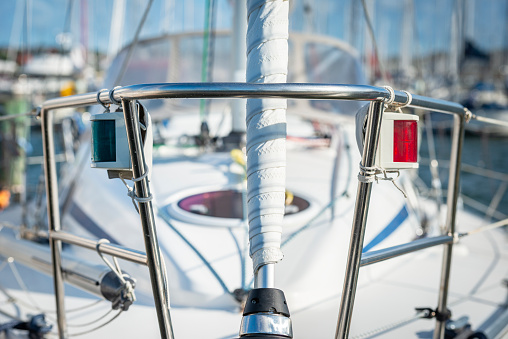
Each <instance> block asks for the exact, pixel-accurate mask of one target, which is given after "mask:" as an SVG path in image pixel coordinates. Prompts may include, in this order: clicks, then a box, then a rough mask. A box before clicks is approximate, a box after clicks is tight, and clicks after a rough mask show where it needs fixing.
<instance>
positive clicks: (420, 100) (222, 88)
mask: <svg viewBox="0 0 508 339" xmlns="http://www.w3.org/2000/svg"><path fill="white" fill-rule="evenodd" d="M111 94H112V95H111V98H110V96H109V95H108V92H106V91H104V92H101V93H100V94H99V99H100V101H102V102H103V103H112V100H114V101H116V102H120V101H121V102H122V106H123V108H124V116H125V119H126V129H127V132H128V136H129V137H128V138H129V147H130V152H131V159H132V162H133V169H134V175H135V177H141V176H142V175H143V173H144V161H143V154H142V148H140V145H141V143H140V140H139V135H138V134H137V131H138V129H137V128H139V126H137V125H136V124H137V120H136V119H134V118H133V117H134V116H135V108H134V107H133V101H134V100H137V99H163V98H261V97H273V98H288V99H329V100H330V99H332V100H363V101H372V103H371V109H370V113H371V114H370V115H369V116H370V118H369V124H368V133H367V141H368V142H366V146H365V147H366V150H367V151H366V152H364V155H363V159H362V164H363V166H367V167H368V166H370V165H372V161H373V157H374V155H375V154H374V153H375V149H376V147H375V145H376V143H377V135H378V129H379V124H380V121H381V120H380V119H381V116H382V112H383V101H384V100H385V99H387V98H389V97H390V93H389V92H388V90H386V89H384V88H379V87H373V86H361V85H327V84H294V83H293V84H286V83H284V84H248V83H180V84H172V83H161V84H141V85H132V86H126V87H122V88H118V89H116V90H114V91H113V92H112V93H111ZM407 100H408V97H407V94H406V93H404V92H400V91H395V100H394V104H395V105H397V104H399V105H403V104H405V103H406V102H407ZM94 104H97V93H87V94H81V95H73V96H68V97H62V98H56V99H50V100H47V101H46V102H44V104H43V105H42V106H41V109H40V116H41V119H42V136H43V150H44V173H45V177H46V195H47V200H48V222H49V231H50V232H49V237H50V244H51V253H52V261H53V263H52V264H53V275H54V287H55V299H56V309H57V318H58V331H59V337H60V338H66V337H67V325H66V321H65V309H64V299H63V298H64V286H63V275H62V270H61V265H60V262H61V258H60V257H61V242H62V241H65V242H69V243H73V244H77V245H79V246H83V247H86V248H90V247H91V244H90V240H88V239H84V238H80V237H77V236H74V235H70V234H68V233H65V232H62V231H60V211H59V208H58V206H59V203H58V190H57V177H56V162H55V150H54V140H53V139H54V137H53V115H52V110H55V109H59V108H67V107H79V106H88V105H94ZM410 106H411V107H414V108H422V109H427V110H432V111H439V112H443V113H450V114H455V120H454V122H455V124H454V139H453V140H454V142H453V145H452V147H453V152H452V159H451V162H452V164H454V165H453V166H451V168H450V183H451V185H452V186H451V188H450V189H449V195H448V216H447V229H448V235H444V236H441V237H435V238H430V239H425V240H422V241H418V242H413V243H410V244H405V245H399V246H394V247H392V248H388V249H385V250H380V251H376V252H373V253H369V254H366V255H363V256H362V255H361V247H362V246H361V245H362V243H363V234H362V232H364V230H365V217H366V215H367V209H368V198H369V195H370V187H369V186H370V185H362V183H360V184H359V186H358V194H357V203H356V210H355V217H354V220H353V230H356V231H358V232H359V233H358V232H356V231H354V232H353V234H352V236H353V237H352V240H351V243H352V246H353V249H354V251H350V253H349V255H348V257H349V260H348V262H350V264H348V268H347V271H346V278H345V281H346V283H347V293H344V294H343V300H342V303H341V316H340V318H339V323H338V325H337V333H336V336H337V337H341V338H346V337H347V335H348V330H349V324H350V321H351V313H352V309H353V303H354V292H355V287H356V283H357V278H358V270H359V268H360V266H364V265H368V264H372V263H374V262H377V261H382V260H386V259H389V258H392V257H395V256H399V255H402V254H406V253H410V252H414V251H417V250H420V249H422V248H427V247H431V246H436V245H439V244H446V246H447V247H446V250H445V253H444V256H443V271H442V272H443V273H442V278H441V290H440V296H439V301H438V311H441V310H446V293H447V291H448V281H449V273H450V264H451V249H452V245H453V241H452V239H453V233H454V231H455V212H456V202H457V198H458V191H459V187H458V183H459V175H460V163H459V162H458V161H460V154H461V152H462V141H463V134H464V122H465V114H464V107H463V106H461V105H459V104H456V103H452V102H448V101H444V100H438V99H432V98H427V97H422V96H418V95H413V98H412V102H411V105H410ZM128 120H130V121H128ZM135 185H136V191H137V192H138V193H139V194H140V197H145V198H146V197H149V196H150V189H149V185H148V181H147V180H140V181H137V182H136V184H135ZM140 205H141V206H140V214H141V215H142V224H143V229H144V231H145V247H146V252H147V253H146V255H145V254H144V253H141V252H139V251H135V250H131V249H128V248H123V247H115V246H106V245H104V247H103V249H104V252H105V253H106V250H107V251H108V253H109V254H111V255H115V256H118V257H121V258H124V259H126V260H130V261H133V262H138V263H141V264H146V265H147V266H148V267H149V270H150V278H151V283H152V289H153V294H154V300H155V305H156V308H157V314H158V316H159V327H160V331H161V337H162V338H173V333H172V324H171V319H170V316H169V308H168V306H169V304H168V300H169V292H166V291H165V290H164V288H163V283H164V281H163V280H164V279H163V277H164V276H163V272H164V268H163V267H162V262H161V259H160V249H159V245H158V243H157V235H156V229H155V222H154V217H153V206H152V204H151V202H148V203H145V202H144V203H141V204H140ZM147 232H149V233H147ZM148 234H151V236H150V239H146V237H147V235H148ZM344 288H345V290H346V286H344ZM165 293H168V294H165ZM344 295H346V296H344ZM443 325H444V324H443V323H441V322H439V321H438V322H437V324H436V333H437V336H438V337H440V338H442V335H443V331H442V328H443Z"/></svg>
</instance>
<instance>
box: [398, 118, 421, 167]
mask: <svg viewBox="0 0 508 339" xmlns="http://www.w3.org/2000/svg"><path fill="white" fill-rule="evenodd" d="M417 160H418V123H417V121H415V120H395V121H394V125H393V162H417Z"/></svg>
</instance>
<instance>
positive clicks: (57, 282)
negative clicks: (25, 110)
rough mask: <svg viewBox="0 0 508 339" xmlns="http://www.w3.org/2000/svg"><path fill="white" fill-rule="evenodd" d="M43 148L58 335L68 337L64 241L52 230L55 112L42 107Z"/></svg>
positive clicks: (56, 210)
mask: <svg viewBox="0 0 508 339" xmlns="http://www.w3.org/2000/svg"><path fill="white" fill-rule="evenodd" d="M40 114H41V132H42V150H43V152H44V176H45V179H46V199H47V208H48V228H49V235H50V237H49V244H50V247H51V264H52V266H53V286H54V289H55V300H56V318H57V326H58V336H59V338H60V339H64V338H67V322H66V318H65V304H64V295H65V292H64V282H63V272H62V265H61V264H62V253H61V252H62V242H61V241H60V240H57V239H53V238H52V237H51V234H52V232H54V231H60V228H61V227H60V207H59V202H58V181H57V176H56V161H55V142H54V136H53V112H52V111H51V110H48V109H45V108H42V109H41V112H40Z"/></svg>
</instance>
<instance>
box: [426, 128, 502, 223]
mask: <svg viewBox="0 0 508 339" xmlns="http://www.w3.org/2000/svg"><path fill="white" fill-rule="evenodd" d="M434 142H435V152H436V158H437V160H438V162H439V177H440V179H441V183H442V187H443V189H446V188H447V186H448V172H449V159H450V151H451V135H450V133H449V131H448V130H446V129H439V128H436V129H434ZM420 157H421V164H420V170H419V174H420V177H421V178H422V179H423V180H424V182H425V183H426V184H427V185H428V186H429V187H430V182H431V173H430V170H429V167H428V162H429V161H428V160H429V146H428V138H427V135H426V133H425V132H424V133H422V142H421V149H420ZM468 165H471V166H475V167H478V168H482V169H487V170H490V171H494V172H497V173H500V174H501V175H499V174H498V175H499V176H501V177H502V176H504V180H505V181H504V183H503V181H502V180H499V179H494V178H490V177H485V176H480V175H477V174H473V173H470V172H469V171H468ZM486 174H487V175H490V174H492V173H491V172H486ZM490 176H492V175H490ZM460 182H461V191H460V192H461V195H462V196H464V198H463V202H464V205H465V207H466V208H467V209H469V210H471V209H472V210H476V211H477V212H478V213H479V214H480V215H484V214H485V213H484V212H480V211H478V210H477V209H474V208H473V207H472V206H471V204H470V200H471V199H473V200H475V201H477V202H480V203H481V204H482V205H484V206H489V204H490V203H491V201H492V199H493V198H494V197H495V196H496V193H499V194H502V199H501V201H500V202H499V205H498V207H497V210H498V211H499V212H501V213H502V214H504V217H503V216H502V215H498V218H495V219H500V218H507V216H508V190H506V188H507V187H506V186H505V185H508V137H494V136H490V135H488V134H469V133H466V135H465V137H464V148H463V151H462V171H461V181H460ZM503 191H504V193H503ZM444 199H446V194H444Z"/></svg>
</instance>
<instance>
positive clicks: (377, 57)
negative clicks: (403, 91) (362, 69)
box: [362, 0, 388, 83]
mask: <svg viewBox="0 0 508 339" xmlns="http://www.w3.org/2000/svg"><path fill="white" fill-rule="evenodd" d="M362 6H363V12H364V14H365V21H366V23H367V28H368V29H369V34H370V37H371V38H372V44H373V46H374V53H375V55H376V61H377V65H378V67H379V72H380V73H381V78H382V79H383V82H385V83H388V79H387V77H386V73H385V69H384V67H383V64H382V63H381V59H380V57H379V49H378V47H377V41H376V35H375V34H374V27H373V26H372V21H371V18H370V16H369V11H368V10H367V4H366V3H365V0H362Z"/></svg>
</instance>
